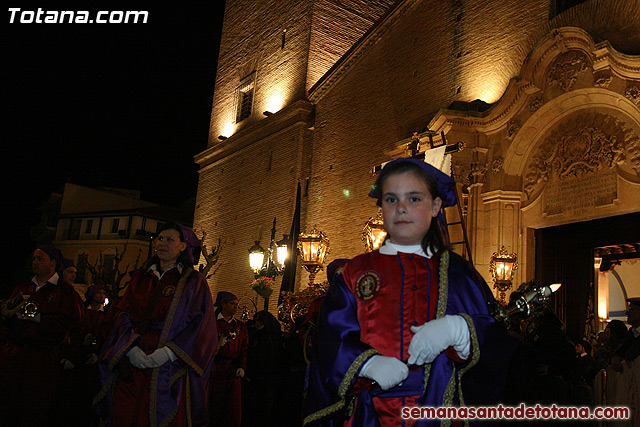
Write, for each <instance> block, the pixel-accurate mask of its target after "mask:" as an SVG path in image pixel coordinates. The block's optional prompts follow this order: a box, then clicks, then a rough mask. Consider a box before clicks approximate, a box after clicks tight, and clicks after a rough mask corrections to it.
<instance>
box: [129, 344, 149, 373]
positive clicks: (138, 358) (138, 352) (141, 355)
mask: <svg viewBox="0 0 640 427" xmlns="http://www.w3.org/2000/svg"><path fill="white" fill-rule="evenodd" d="M127 357H128V358H129V361H130V362H131V364H132V365H133V366H135V367H136V368H138V369H147V368H152V367H153V366H151V361H150V360H149V356H147V355H146V353H145V352H144V351H142V349H141V348H140V347H138V346H135V347H133V348H132V349H131V350H129V351H128V352H127Z"/></svg>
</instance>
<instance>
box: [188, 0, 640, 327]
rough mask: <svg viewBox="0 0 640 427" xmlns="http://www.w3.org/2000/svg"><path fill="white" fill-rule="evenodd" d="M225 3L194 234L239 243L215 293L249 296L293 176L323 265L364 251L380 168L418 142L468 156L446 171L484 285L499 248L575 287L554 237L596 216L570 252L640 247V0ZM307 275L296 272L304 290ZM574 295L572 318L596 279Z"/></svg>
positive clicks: (287, 212) (526, 268)
mask: <svg viewBox="0 0 640 427" xmlns="http://www.w3.org/2000/svg"><path fill="white" fill-rule="evenodd" d="M226 4H227V6H226V11H225V18H224V25H223V31H222V41H221V47H220V56H219V65H218V74H217V80H216V86H215V94H214V99H213V107H212V114H211V126H210V133H209V141H208V146H207V148H206V150H204V151H203V152H201V153H199V154H198V155H197V156H196V162H197V163H198V165H199V167H200V179H199V185H198V196H197V202H196V212H195V218H194V227H195V228H196V229H198V230H206V232H207V233H208V235H209V236H221V237H223V239H227V242H228V243H227V246H226V248H225V253H224V254H223V258H224V265H222V266H221V267H220V268H219V270H218V272H217V274H216V275H215V276H213V277H212V278H211V281H210V284H211V286H212V290H213V291H214V292H215V291H218V290H229V291H232V292H236V293H237V294H238V295H239V296H243V295H245V294H247V292H246V291H247V289H248V285H249V283H250V282H251V280H252V278H253V274H252V271H251V270H250V268H249V265H248V252H247V249H248V248H249V247H251V246H252V245H253V242H254V241H255V240H258V239H259V240H261V242H262V243H263V244H262V246H263V247H266V245H267V244H268V240H269V237H270V235H269V230H270V229H271V224H272V221H273V218H274V217H277V219H278V227H277V228H278V236H277V237H278V238H280V237H281V235H282V234H283V233H288V231H289V227H290V224H291V220H292V217H293V213H294V204H295V195H296V185H297V183H298V182H300V183H301V186H302V200H301V202H302V203H301V207H302V210H301V229H302V230H307V231H309V230H311V228H313V227H317V228H318V229H320V230H322V231H323V232H325V233H326V234H327V236H328V237H329V239H330V242H331V243H330V247H331V249H330V251H331V252H330V254H329V256H328V261H331V260H332V259H335V258H351V257H353V256H355V255H357V254H359V253H361V252H363V249H364V246H363V243H362V241H361V233H362V228H363V226H364V223H365V221H366V220H367V219H368V218H369V217H372V216H375V215H376V213H377V207H376V206H375V203H374V201H373V200H372V199H370V198H368V197H367V194H368V191H369V188H370V186H371V184H372V183H373V181H374V179H375V178H374V176H373V175H372V174H371V170H372V167H374V166H375V165H379V164H381V163H383V162H386V161H389V160H391V159H393V158H395V157H398V156H403V155H404V154H403V147H405V146H406V144H407V143H408V142H410V141H411V137H412V135H413V134H414V132H417V134H418V136H419V137H420V138H421V140H422V141H423V142H424V141H427V140H428V134H429V133H433V132H435V133H437V135H436V136H435V137H434V142H435V143H436V144H437V143H439V142H440V139H441V137H440V136H439V135H441V134H444V135H445V137H446V141H447V143H448V144H453V143H461V144H460V145H461V146H463V147H464V148H463V149H462V150H460V151H459V152H456V153H454V154H453V155H452V159H451V160H452V168H451V169H452V173H453V175H454V177H455V178H456V180H457V181H458V183H459V190H460V192H461V193H463V194H464V195H465V197H464V202H465V209H466V214H465V222H466V225H467V231H468V240H469V243H470V247H471V255H472V257H473V260H474V265H475V267H476V268H477V269H478V271H479V272H480V273H481V274H482V275H483V276H484V277H485V279H486V280H487V282H489V283H490V279H491V276H490V274H489V268H488V267H489V259H490V256H491V254H492V253H493V252H495V251H496V250H498V249H499V248H500V247H501V246H505V247H506V248H507V250H508V251H510V252H516V253H517V254H518V259H519V269H518V270H517V272H516V278H515V280H514V283H516V284H517V283H522V282H524V281H528V280H532V279H536V280H543V281H544V280H557V277H552V276H553V275H552V274H551V273H549V271H551V270H553V271H554V272H555V273H557V274H560V275H561V276H562V275H563V274H564V276H566V277H565V278H564V280H567V281H570V278H568V277H569V276H571V274H570V273H568V272H566V271H565V272H564V273H563V272H562V271H563V268H564V267H562V266H561V264H562V263H564V264H572V263H576V262H577V261H574V260H572V259H565V258H566V256H565V258H563V259H564V261H562V263H561V262H560V261H558V259H559V258H558V257H556V258H553V259H549V255H548V254H549V253H550V251H549V250H548V249H545V248H547V247H548V246H549V245H551V243H550V242H551V240H552V239H551V240H550V238H548V237H545V236H546V235H545V233H544V232H543V230H545V229H546V230H548V229H550V228H551V227H566V226H569V225H571V224H576V223H580V224H591V225H584V226H583V228H581V229H579V230H578V231H576V232H575V233H574V234H572V236H581V235H585V234H588V235H592V234H594V235H596V234H597V235H598V236H600V237H594V239H596V240H595V241H591V240H590V241H588V242H584V244H579V243H576V244H575V245H574V246H573V247H572V249H571V251H569V252H572V251H573V252H575V254H576V255H575V256H576V257H580V259H587V258H589V257H591V259H590V260H589V262H590V263H591V264H590V265H592V261H593V260H592V257H593V255H592V253H591V252H588V251H590V250H591V249H592V248H593V247H594V246H607V245H610V244H629V245H631V246H630V247H632V248H633V246H632V245H633V244H634V242H638V241H639V240H638V237H637V233H638V228H637V225H636V226H635V228H634V223H635V220H636V219H638V213H639V212H640V4H639V3H638V2H637V1H633V0H620V1H615V2H612V1H607V0H589V1H573V2H571V1H569V2H567V1H553V0H531V1H527V2H524V3H523V2H518V1H503V0H482V1H480V0H471V1H469V0H449V1H440V0H422V1H421V0H400V1H396V2H394V1H391V0H387V1H383V0H378V1H359V0H352V1H344V0H343V1H340V0H323V1H319V0H303V1H283V0H280V1H264V2H253V1H239V0H227V2H226ZM598 221H605V222H604V223H601V222H598ZM607 221H608V222H607ZM599 224H600V225H599ZM603 224H607V225H606V230H605V232H598V233H591V232H588V230H590V229H589V228H584V227H595V228H598V229H600V228H603V227H605V226H604V225H603ZM610 224H614V226H613V228H615V229H611V226H610ZM616 227H617V228H616ZM585 230H587V231H585ZM634 233H635V234H634ZM572 239H573V238H572ZM572 239H569V240H572ZM564 240H567V239H564ZM578 240H580V239H577V240H576V242H577V241H578ZM625 240H629V241H625ZM582 246H584V248H586V249H581V247H582ZM554 247H555V248H556V249H554V250H556V251H557V250H558V249H557V245H555V246H554ZM635 248H636V249H635V250H636V251H637V246H636V247H635ZM585 251H587V252H588V253H587V252H585ZM561 252H567V250H561ZM585 253H586V254H587V255H584V254H585ZM580 254H582V255H580ZM545 256H546V258H545ZM560 258H561V257H560ZM549 263H551V264H553V268H552V269H549V268H547V267H546V266H547V265H550V264H549ZM564 264H562V265H564ZM590 268H591V269H593V267H590ZM565 270H566V269H565ZM567 271H568V270H567ZM555 273H554V274H555ZM591 273H592V271H591ZM545 274H546V275H545ZM557 274H556V276H557ZM305 279H306V272H303V271H302V270H301V269H300V268H299V271H298V279H297V286H298V287H300V286H302V287H304V283H306V280H305ZM322 279H324V277H323V273H320V274H319V275H318V279H317V280H322ZM564 288H565V289H564V290H563V291H562V292H564V294H562V296H561V297H559V298H562V301H563V304H564V308H563V309H562V310H565V312H564V313H563V315H564V316H565V317H567V318H568V317H572V316H576V315H578V314H580V316H584V315H583V314H581V313H582V312H580V313H578V312H575V313H573V312H572V311H571V310H572V309H571V308H570V307H567V306H571V304H567V301H571V300H572V299H573V298H578V299H580V300H581V301H582V300H584V299H585V298H587V299H589V292H590V291H589V287H588V284H586V285H585V284H584V283H576V284H574V285H571V286H568V287H564ZM276 300H277V298H274V299H272V301H271V309H272V310H273V309H275V304H276ZM592 302H593V301H592ZM595 303H596V304H597V301H596V302H595ZM581 305H583V306H584V304H581ZM576 328H577V327H576ZM576 333H577V330H576Z"/></svg>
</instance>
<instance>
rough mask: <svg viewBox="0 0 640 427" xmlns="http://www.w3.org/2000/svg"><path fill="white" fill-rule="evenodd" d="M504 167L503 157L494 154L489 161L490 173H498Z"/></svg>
mask: <svg viewBox="0 0 640 427" xmlns="http://www.w3.org/2000/svg"><path fill="white" fill-rule="evenodd" d="M503 169H504V157H502V156H496V157H495V158H494V159H493V161H492V162H491V169H490V170H489V172H491V173H500V172H502V170H503Z"/></svg>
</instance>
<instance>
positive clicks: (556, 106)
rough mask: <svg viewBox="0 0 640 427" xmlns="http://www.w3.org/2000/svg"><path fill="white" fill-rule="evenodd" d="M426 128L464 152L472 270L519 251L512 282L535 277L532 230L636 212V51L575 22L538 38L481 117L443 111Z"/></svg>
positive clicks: (639, 126) (639, 154) (639, 84)
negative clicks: (502, 252)
mask: <svg viewBox="0 0 640 427" xmlns="http://www.w3.org/2000/svg"><path fill="white" fill-rule="evenodd" d="M429 128H430V129H432V130H436V131H444V132H445V133H446V134H447V140H449V141H450V142H457V141H462V142H463V143H464V144H465V145H466V148H465V150H464V151H462V152H460V153H457V154H456V155H454V156H453V159H452V167H453V169H454V171H455V172H456V175H457V178H458V179H459V178H463V179H464V180H465V182H464V183H465V185H466V186H467V188H468V189H469V210H468V212H469V213H468V216H467V224H468V229H469V236H470V240H471V246H472V253H473V258H474V260H475V264H476V268H477V269H478V270H479V271H480V273H481V274H483V275H484V276H485V278H486V279H487V281H490V279H491V277H490V274H489V270H488V264H489V259H490V256H491V254H492V253H493V252H495V251H496V250H498V248H500V246H502V245H504V246H505V247H506V248H507V249H508V250H509V251H510V252H516V253H517V254H518V257H519V263H520V268H519V270H518V271H517V272H516V278H515V283H521V282H524V281H527V280H531V279H533V278H534V277H535V251H536V246H535V244H536V243H535V230H536V229H541V228H545V227H551V226H558V225H563V224H570V223H574V222H580V221H588V220H594V219H598V218H607V217H611V216H615V215H621V214H625V213H632V212H640V57H638V56H629V55H624V54H622V53H619V52H617V51H615V49H613V48H612V47H611V46H610V45H609V43H608V42H606V41H605V42H601V43H595V42H594V41H593V40H592V39H591V37H590V36H589V34H587V33H586V32H585V31H584V30H582V29H579V28H569V27H567V28H560V29H557V30H553V31H552V32H550V33H549V34H548V35H547V36H546V37H545V38H543V39H542V40H540V41H539V42H538V44H537V45H536V47H535V48H534V49H533V51H532V52H531V53H530V55H529V56H528V58H527V60H526V61H525V63H524V64H523V66H522V69H521V72H520V75H519V76H517V77H514V78H513V79H512V80H511V82H510V84H509V86H508V88H507V90H506V91H505V93H504V94H503V96H502V97H501V99H500V100H499V101H498V102H496V104H494V105H493V106H492V107H491V108H490V109H489V110H487V111H486V112H485V113H482V114H478V113H468V112H462V111H451V110H442V111H440V112H439V113H438V115H436V117H435V118H434V119H433V120H432V121H431V123H430V124H429Z"/></svg>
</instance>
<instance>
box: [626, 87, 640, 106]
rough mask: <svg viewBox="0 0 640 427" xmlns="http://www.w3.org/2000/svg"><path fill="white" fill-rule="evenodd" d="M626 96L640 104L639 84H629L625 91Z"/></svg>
mask: <svg viewBox="0 0 640 427" xmlns="http://www.w3.org/2000/svg"><path fill="white" fill-rule="evenodd" d="M624 96H626V97H627V98H629V99H630V100H631V102H633V103H634V104H636V105H639V106H640V89H639V88H638V86H635V85H634V86H629V87H628V88H627V89H626V90H625V91H624Z"/></svg>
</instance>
